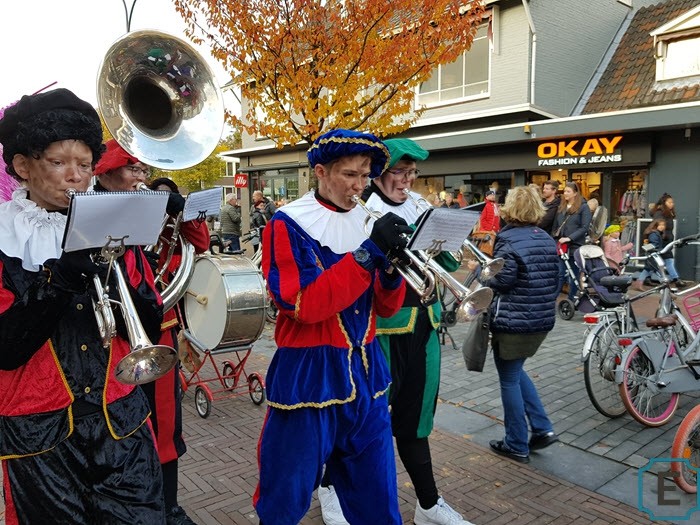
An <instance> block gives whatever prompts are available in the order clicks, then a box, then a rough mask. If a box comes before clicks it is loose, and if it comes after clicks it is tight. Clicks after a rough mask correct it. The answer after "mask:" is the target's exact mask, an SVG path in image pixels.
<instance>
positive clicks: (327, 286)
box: [254, 193, 405, 525]
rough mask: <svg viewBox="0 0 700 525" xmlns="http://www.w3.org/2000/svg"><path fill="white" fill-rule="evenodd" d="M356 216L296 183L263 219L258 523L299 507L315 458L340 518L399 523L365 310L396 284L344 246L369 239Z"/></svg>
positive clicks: (398, 296) (282, 518)
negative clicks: (270, 318) (273, 313)
mask: <svg viewBox="0 0 700 525" xmlns="http://www.w3.org/2000/svg"><path fill="white" fill-rule="evenodd" d="M364 217H365V213H364V212H363V211H362V210H361V209H359V208H354V209H352V210H350V211H343V210H339V209H337V208H335V207H334V206H333V205H332V204H330V203H328V202H324V201H323V200H322V199H320V197H318V195H314V194H312V193H308V194H307V195H305V196H304V197H302V198H301V199H299V200H297V201H294V202H292V203H290V204H287V205H286V206H285V207H284V208H282V209H281V210H279V211H278V212H277V213H275V215H274V216H273V218H272V220H271V221H270V222H269V223H268V225H267V226H266V227H265V230H264V240H263V244H264V245H265V246H266V248H265V250H264V252H263V262H262V265H263V274H264V276H265V278H266V279H267V284H268V287H269V290H270V293H271V295H272V298H273V299H274V301H275V303H276V305H277V307H278V308H279V317H278V320H277V326H276V330H275V340H276V343H277V347H278V349H277V351H276V353H275V355H274V357H273V359H272V362H271V364H270V367H269V369H268V374H267V381H266V388H267V397H268V404H269V407H270V408H269V409H268V413H267V415H266V418H265V423H264V426H263V430H262V433H261V436H260V442H259V445H258V458H259V464H260V482H259V485H258V488H257V490H256V493H255V496H254V505H255V508H256V510H257V512H258V515H259V516H260V519H261V521H262V523H265V524H275V525H285V524H296V523H298V522H299V521H300V520H301V519H302V517H303V516H304V514H305V513H306V511H307V510H308V507H309V504H310V501H311V496H312V493H313V491H314V490H315V488H316V487H317V486H318V485H319V483H320V481H321V476H322V474H323V465H324V464H325V465H326V468H327V471H328V474H329V476H330V478H331V481H332V482H333V484H334V485H336V486H337V487H339V489H338V492H339V494H340V495H342V497H341V505H342V507H343V510H344V512H346V517H348V519H349V520H350V521H351V522H354V523H390V524H400V523H401V516H400V513H399V508H398V499H397V487H396V467H395V460H394V452H393V446H392V437H391V424H390V417H389V412H388V405H387V398H386V396H385V395H384V393H385V391H386V390H387V388H388V387H389V384H390V381H391V379H390V374H389V370H388V368H387V364H386V360H385V358H384V356H383V354H382V351H381V348H380V347H379V344H378V342H377V340H376V339H375V316H376V315H377V314H379V315H382V316H385V317H389V316H391V315H393V314H394V313H395V312H396V311H397V310H398V309H399V307H400V306H401V304H402V302H403V299H404V295H405V286H404V284H403V280H402V279H401V278H394V277H392V276H390V275H388V274H387V273H386V272H384V271H383V270H371V271H368V270H366V269H365V268H364V267H363V266H361V265H360V264H359V263H358V262H356V260H355V259H354V258H353V255H352V253H349V252H351V251H352V250H354V249H356V248H358V247H359V246H360V244H362V241H364V242H365V243H368V242H371V241H368V240H367V237H366V234H365V233H364V229H363V225H364ZM360 480H361V481H360Z"/></svg>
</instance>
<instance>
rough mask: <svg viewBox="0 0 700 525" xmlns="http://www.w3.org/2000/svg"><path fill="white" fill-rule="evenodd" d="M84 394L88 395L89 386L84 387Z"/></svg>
mask: <svg viewBox="0 0 700 525" xmlns="http://www.w3.org/2000/svg"><path fill="white" fill-rule="evenodd" d="M85 393H86V394H89V393H90V387H89V386H86V387H85Z"/></svg>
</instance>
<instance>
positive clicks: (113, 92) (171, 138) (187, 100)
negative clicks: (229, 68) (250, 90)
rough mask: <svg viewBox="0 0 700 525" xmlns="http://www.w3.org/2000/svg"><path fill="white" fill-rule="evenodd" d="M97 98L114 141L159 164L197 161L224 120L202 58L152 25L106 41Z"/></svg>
mask: <svg viewBox="0 0 700 525" xmlns="http://www.w3.org/2000/svg"><path fill="white" fill-rule="evenodd" d="M97 104H98V107H99V108H100V112H101V113H102V117H103V118H104V121H105V124H106V125H107V128H108V129H109V131H110V133H112V136H113V137H114V138H115V139H116V141H117V142H118V143H119V145H120V146H121V147H122V148H124V149H125V150H126V151H127V152H129V154H131V155H133V156H134V157H136V158H138V159H139V160H140V161H141V162H143V163H145V164H148V165H149V166H154V167H156V168H161V169H167V170H180V169H185V168H189V167H190V166H194V165H195V164H199V163H200V162H202V161H203V160H204V159H206V158H207V157H208V156H209V155H210V154H211V152H212V150H213V149H214V148H215V147H216V145H217V144H218V143H219V139H220V138H221V132H222V130H223V127H224V103H223V97H222V96H221V92H220V90H219V88H218V86H217V84H216V79H215V77H214V74H213V73H212V71H211V69H210V68H209V66H208V64H207V63H206V62H205V61H204V60H203V59H202V57H201V56H200V55H199V54H198V53H197V51H195V50H194V48H193V47H192V46H191V45H190V44H188V43H187V42H185V41H183V40H180V39H178V38H175V37H174V36H171V35H168V34H166V33H161V32H160V31H152V30H144V31H134V32H131V33H127V34H126V35H124V36H122V37H121V38H119V39H118V40H117V41H116V42H114V44H112V46H111V47H110V48H109V50H108V51H107V53H106V54H105V57H104V59H103V60H102V65H101V66H100V70H99V74H98V77H97Z"/></svg>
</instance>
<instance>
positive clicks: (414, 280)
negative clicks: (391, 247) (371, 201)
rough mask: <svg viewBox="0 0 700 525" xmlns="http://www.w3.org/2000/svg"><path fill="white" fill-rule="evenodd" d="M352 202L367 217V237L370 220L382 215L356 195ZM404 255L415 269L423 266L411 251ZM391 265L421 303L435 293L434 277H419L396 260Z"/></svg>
mask: <svg viewBox="0 0 700 525" xmlns="http://www.w3.org/2000/svg"><path fill="white" fill-rule="evenodd" d="M352 200H353V202H355V203H356V204H357V205H358V206H360V207H361V208H362V209H363V210H364V211H365V213H366V214H367V217H366V218H365V233H366V234H367V236H368V237H369V230H368V225H369V221H370V220H372V219H375V220H376V219H379V218H381V216H382V214H381V213H379V212H378V211H375V210H371V209H369V208H368V207H367V206H366V205H365V203H364V202H363V201H362V199H361V198H360V197H358V196H357V195H353V196H352ZM404 253H405V255H406V257H407V258H408V260H409V261H411V262H412V263H413V264H415V265H416V267H418V268H420V267H422V266H423V261H422V260H421V259H420V258H418V256H416V255H415V254H414V253H413V252H412V251H410V250H404ZM391 264H392V265H393V266H394V269H395V270H396V271H397V272H399V274H400V275H401V277H403V278H404V279H405V280H406V282H407V283H408V285H409V286H410V287H411V288H413V290H414V291H415V292H416V293H417V294H418V296H419V297H420V299H421V301H423V302H426V301H428V300H429V299H430V297H432V295H433V293H434V292H435V277H434V275H433V274H432V273H430V272H424V273H423V274H422V275H419V274H418V273H417V272H416V271H414V270H413V269H412V268H411V265H410V264H408V265H406V264H403V263H402V262H401V261H400V260H398V259H395V260H392V261H391Z"/></svg>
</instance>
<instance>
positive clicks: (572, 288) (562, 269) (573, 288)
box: [557, 255, 581, 301]
mask: <svg viewBox="0 0 700 525" xmlns="http://www.w3.org/2000/svg"><path fill="white" fill-rule="evenodd" d="M569 266H571V269H572V270H573V271H574V275H575V276H576V279H575V280H572V279H571V277H570V276H569V272H568V271H567V270H566V265H565V264H564V260H563V259H560V260H559V293H557V295H559V294H560V293H561V290H562V288H563V287H564V283H565V282H568V283H569V295H568V297H569V299H571V300H572V301H573V300H574V297H575V296H576V292H578V284H577V283H578V281H579V278H580V276H581V270H579V268H578V266H577V265H576V263H575V262H574V257H573V255H569Z"/></svg>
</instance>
